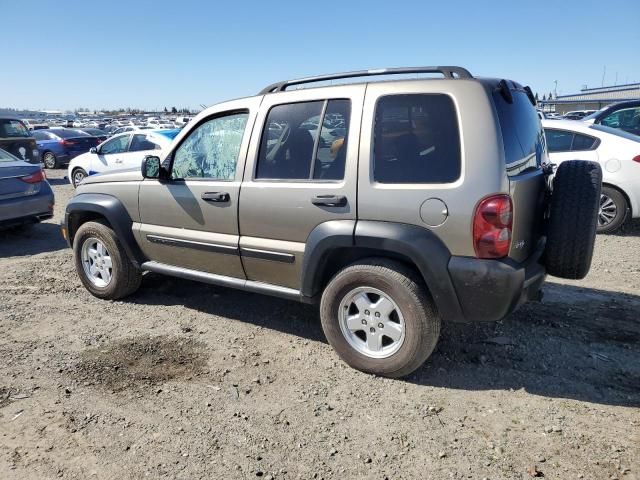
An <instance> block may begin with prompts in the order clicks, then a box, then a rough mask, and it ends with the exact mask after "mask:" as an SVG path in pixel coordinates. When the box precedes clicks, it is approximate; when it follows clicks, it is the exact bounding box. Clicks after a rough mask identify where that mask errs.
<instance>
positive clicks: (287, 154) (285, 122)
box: [255, 101, 325, 180]
mask: <svg viewBox="0 0 640 480" xmlns="http://www.w3.org/2000/svg"><path fill="white" fill-rule="evenodd" d="M324 104H325V102H324V101H313V102H302V103H290V104H286V105H277V106H275V107H272V108H271V110H270V111H269V114H268V116H267V120H266V122H265V125H264V129H263V131H262V139H261V141H260V153H259V155H258V165H257V168H256V175H255V178H256V179H272V180H273V179H277V180H309V179H310V178H312V176H311V174H312V171H311V170H312V165H313V164H314V162H313V157H314V155H313V153H314V150H315V139H316V136H317V132H318V124H319V123H320V115H321V114H322V108H323V106H324Z"/></svg>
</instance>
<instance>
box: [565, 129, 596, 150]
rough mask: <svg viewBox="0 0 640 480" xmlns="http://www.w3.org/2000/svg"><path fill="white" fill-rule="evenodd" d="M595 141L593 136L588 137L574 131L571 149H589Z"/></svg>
mask: <svg viewBox="0 0 640 480" xmlns="http://www.w3.org/2000/svg"><path fill="white" fill-rule="evenodd" d="M595 143H596V139H595V138H593V137H589V136H588V135H580V134H579V133H576V134H575V136H574V137H573V145H572V146H571V150H574V151H580V150H591V148H592V147H593V145H594V144H595Z"/></svg>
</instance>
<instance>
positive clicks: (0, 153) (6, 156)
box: [0, 148, 20, 163]
mask: <svg viewBox="0 0 640 480" xmlns="http://www.w3.org/2000/svg"><path fill="white" fill-rule="evenodd" d="M18 160H20V159H19V158H16V157H14V156H13V155H11V154H10V153H9V152H7V151H6V150H2V149H1V148H0V163H2V162H17V161H18Z"/></svg>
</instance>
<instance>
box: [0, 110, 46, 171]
mask: <svg viewBox="0 0 640 480" xmlns="http://www.w3.org/2000/svg"><path fill="white" fill-rule="evenodd" d="M0 148H2V149H4V150H5V151H7V152H9V153H10V154H12V155H14V156H15V157H18V158H19V159H21V160H24V161H25V162H29V163H36V164H40V152H39V151H38V145H37V144H36V139H35V138H34V137H33V135H32V134H31V132H30V131H29V129H28V128H27V126H26V125H25V124H24V123H23V122H22V121H21V120H18V119H17V118H5V117H0Z"/></svg>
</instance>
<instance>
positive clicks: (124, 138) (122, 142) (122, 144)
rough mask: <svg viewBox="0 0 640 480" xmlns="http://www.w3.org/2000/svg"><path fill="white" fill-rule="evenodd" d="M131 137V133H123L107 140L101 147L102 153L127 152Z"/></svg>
mask: <svg viewBox="0 0 640 480" xmlns="http://www.w3.org/2000/svg"><path fill="white" fill-rule="evenodd" d="M129 137H130V135H121V136H119V137H116V138H112V139H110V140H107V141H106V142H104V143H103V144H102V146H101V147H100V154H101V155H109V154H113V153H123V152H126V151H127V147H128V146H129Z"/></svg>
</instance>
